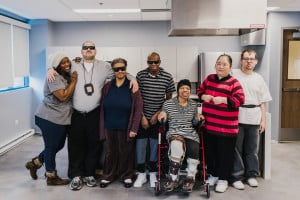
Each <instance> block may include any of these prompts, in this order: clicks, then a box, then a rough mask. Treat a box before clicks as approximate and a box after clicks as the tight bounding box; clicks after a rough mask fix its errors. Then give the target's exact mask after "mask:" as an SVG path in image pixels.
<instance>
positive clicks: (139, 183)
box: [133, 173, 147, 188]
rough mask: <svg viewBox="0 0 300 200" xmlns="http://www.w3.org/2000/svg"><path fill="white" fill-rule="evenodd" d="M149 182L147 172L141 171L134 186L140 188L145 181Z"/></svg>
mask: <svg viewBox="0 0 300 200" xmlns="http://www.w3.org/2000/svg"><path fill="white" fill-rule="evenodd" d="M146 182H147V177H146V173H139V175H138V177H137V179H136V180H135V182H134V184H133V187H137V188H140V187H142V186H143V184H144V183H146Z"/></svg>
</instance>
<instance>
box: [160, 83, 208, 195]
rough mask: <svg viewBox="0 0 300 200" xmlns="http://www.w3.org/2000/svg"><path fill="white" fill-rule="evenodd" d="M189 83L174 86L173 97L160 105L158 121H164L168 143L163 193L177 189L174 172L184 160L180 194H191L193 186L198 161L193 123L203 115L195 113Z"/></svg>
mask: <svg viewBox="0 0 300 200" xmlns="http://www.w3.org/2000/svg"><path fill="white" fill-rule="evenodd" d="M190 95H191V83H190V81H189V80H187V79H183V80H180V81H179V82H178V84H177V96H176V97H173V98H172V99H170V100H168V101H166V102H164V104H163V107H162V111H161V112H160V114H159V115H158V120H159V121H160V122H162V121H168V124H169V128H168V130H167V132H166V137H167V140H168V143H169V151H168V156H169V173H168V175H167V177H168V180H167V182H166V183H165V184H164V188H165V190H166V191H168V192H170V191H173V190H174V189H175V188H178V187H179V175H178V172H179V170H180V167H181V165H182V161H183V160H184V158H185V157H186V161H187V168H186V171H187V176H186V178H185V179H184V181H183V184H182V188H181V189H182V191H184V192H191V191H192V190H193V187H194V184H195V176H196V173H197V166H198V164H199V163H200V162H199V148H200V147H199V146H200V145H199V143H200V139H199V135H198V133H197V131H196V129H195V125H197V124H196V123H197V122H200V121H201V120H204V116H203V115H201V114H198V113H197V102H195V101H193V100H192V99H189V97H190Z"/></svg>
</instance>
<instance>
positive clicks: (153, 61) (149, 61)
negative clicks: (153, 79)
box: [147, 60, 160, 65]
mask: <svg viewBox="0 0 300 200" xmlns="http://www.w3.org/2000/svg"><path fill="white" fill-rule="evenodd" d="M147 63H148V64H149V65H152V64H156V65H157V64H159V63H160V60H148V61H147Z"/></svg>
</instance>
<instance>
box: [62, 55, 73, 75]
mask: <svg viewBox="0 0 300 200" xmlns="http://www.w3.org/2000/svg"><path fill="white" fill-rule="evenodd" d="M59 66H60V68H61V70H62V71H63V72H65V73H70V72H71V61H70V60H69V58H68V57H64V58H63V59H62V60H61V61H60V63H59Z"/></svg>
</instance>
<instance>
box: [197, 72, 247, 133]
mask: <svg viewBox="0 0 300 200" xmlns="http://www.w3.org/2000/svg"><path fill="white" fill-rule="evenodd" d="M204 94H206V95H212V96H214V97H216V96H219V97H227V104H214V102H212V101H211V102H203V101H202V100H201V96H202V95H204ZM197 95H198V96H199V99H200V100H201V102H202V114H203V115H204V116H205V125H204V127H205V129H206V131H207V133H209V134H214V135H221V136H236V135H237V134H238V114H239V113H238V111H239V106H240V105H242V104H244V102H245V96H244V91H243V88H242V86H241V84H240V83H239V82H238V81H237V79H235V78H233V77H232V76H230V75H228V76H227V77H224V78H222V79H220V80H219V79H218V77H217V75H216V74H211V75H209V76H208V77H207V78H206V79H205V80H204V81H203V83H202V84H201V85H200V86H199V88H198V89H197Z"/></svg>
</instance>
